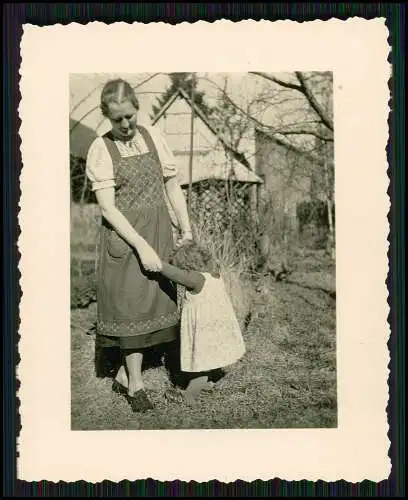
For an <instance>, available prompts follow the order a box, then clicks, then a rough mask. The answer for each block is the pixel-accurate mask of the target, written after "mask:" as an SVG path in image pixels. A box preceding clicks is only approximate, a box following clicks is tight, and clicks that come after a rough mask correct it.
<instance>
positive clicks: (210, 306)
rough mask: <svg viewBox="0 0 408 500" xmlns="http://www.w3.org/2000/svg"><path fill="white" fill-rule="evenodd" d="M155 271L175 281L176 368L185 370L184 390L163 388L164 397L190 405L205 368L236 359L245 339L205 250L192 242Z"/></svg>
mask: <svg viewBox="0 0 408 500" xmlns="http://www.w3.org/2000/svg"><path fill="white" fill-rule="evenodd" d="M161 273H162V274H163V275H164V276H166V277H167V278H169V279H170V280H172V281H173V282H175V283H177V284H178V285H181V287H180V286H179V291H180V290H181V294H180V293H179V307H180V309H181V322H180V367H181V370H182V371H183V372H188V373H189V374H190V375H191V380H190V383H189V384H188V386H187V389H186V390H185V392H184V394H182V393H181V392H180V391H174V390H172V391H168V392H167V394H166V397H167V398H168V399H173V400H177V401H180V400H184V401H185V402H186V403H187V404H194V402H195V397H196V396H197V394H198V392H200V391H201V390H203V389H204V388H207V387H208V375H205V374H204V375H203V372H209V371H211V370H216V369H218V368H222V367H226V366H228V365H231V364H233V363H235V362H236V361H238V360H239V359H240V358H241V357H242V356H243V355H244V353H245V344H244V340H243V337H242V334H241V330H240V327H239V323H238V321H237V318H236V316H235V313H234V309H233V306H232V303H231V301H230V298H229V296H228V293H227V290H226V288H225V284H224V281H223V280H222V278H221V276H220V273H219V271H218V270H217V266H216V265H215V263H214V261H213V259H212V257H211V255H210V254H209V253H208V252H207V251H206V250H205V249H204V248H202V247H201V246H200V245H199V244H197V243H196V242H191V243H188V244H187V245H184V246H182V247H180V248H179V249H178V250H176V251H175V253H174V254H173V257H172V259H171V264H170V263H167V262H162V270H161Z"/></svg>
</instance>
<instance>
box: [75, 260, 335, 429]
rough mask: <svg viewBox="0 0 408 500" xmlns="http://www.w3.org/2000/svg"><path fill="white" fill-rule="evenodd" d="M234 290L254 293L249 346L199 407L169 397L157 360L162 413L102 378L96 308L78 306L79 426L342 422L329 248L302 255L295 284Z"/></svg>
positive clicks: (151, 388)
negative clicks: (135, 404)
mask: <svg viewBox="0 0 408 500" xmlns="http://www.w3.org/2000/svg"><path fill="white" fill-rule="evenodd" d="M234 289H235V290H238V289H240V290H241V292H242V290H245V293H246V294H247V296H250V300H249V301H247V311H246V312H250V316H247V318H248V319H249V321H248V324H247V327H246V329H245V330H244V338H245V342H246V347H247V352H246V354H245V356H244V357H243V358H242V360H241V361H239V362H238V363H237V364H236V365H234V366H233V367H230V368H229V369H228V370H227V372H226V375H225V376H224V377H223V378H221V379H220V380H219V381H218V382H217V383H216V385H215V388H214V391H213V392H212V393H210V394H205V395H203V396H202V397H201V398H200V400H199V404H198V406H197V407H194V408H190V407H187V406H181V405H177V404H174V403H168V402H166V400H165V399H164V397H163V395H164V392H165V390H166V389H167V388H168V387H170V381H169V376H168V373H167V371H166V368H165V367H164V365H163V364H162V363H160V357H159V358H158V361H159V363H156V365H155V366H151V367H147V369H146V370H145V372H144V377H145V383H146V388H147V391H148V393H149V395H150V397H151V399H152V401H153V402H154V404H155V409H154V410H152V411H150V412H148V413H145V414H133V413H132V412H131V410H130V407H129V405H128V403H127V402H126V400H125V399H124V398H123V396H119V395H117V394H115V393H113V392H112V391H111V383H112V381H111V379H110V378H98V377H97V376H96V374H95V367H94V364H95V363H94V358H95V336H94V333H93V330H92V325H93V322H94V321H95V318H96V307H95V304H94V303H92V304H91V305H90V306H89V307H87V308H84V309H73V310H72V314H71V332H72V333H71V335H72V357H71V369H72V370H71V373H72V378H71V381H72V387H71V404H72V406H71V426H72V429H73V430H116V429H205V428H211V429H226V428H237V429H243V428H328V427H336V425H337V395H336V391H337V388H336V301H335V300H336V299H335V284H334V266H333V264H332V263H331V262H330V261H329V260H328V259H327V258H326V257H325V256H324V255H323V254H321V253H320V254H318V253H317V252H315V253H311V254H310V255H308V256H307V255H303V256H302V259H301V260H300V261H299V263H298V265H297V266H296V270H295V271H294V273H293V274H292V275H290V276H289V278H288V279H287V281H282V282H276V281H274V279H273V278H272V277H270V276H260V275H257V276H252V277H251V278H248V279H247V280H246V281H245V283H243V282H240V283H237V284H235V288H234ZM234 295H235V294H234ZM232 298H233V302H234V305H236V304H237V302H235V301H236V300H237V298H236V297H235V296H234V297H232ZM238 300H239V298H238ZM236 307H240V305H239V303H238V306H236ZM242 319H243V318H242V317H240V321H241V324H242V323H243V322H242Z"/></svg>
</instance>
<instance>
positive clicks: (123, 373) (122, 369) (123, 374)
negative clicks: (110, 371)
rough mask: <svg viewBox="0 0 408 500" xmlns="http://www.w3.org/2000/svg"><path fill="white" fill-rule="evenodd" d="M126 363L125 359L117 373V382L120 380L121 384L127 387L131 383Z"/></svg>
mask: <svg viewBox="0 0 408 500" xmlns="http://www.w3.org/2000/svg"><path fill="white" fill-rule="evenodd" d="M125 363H126V361H124V363H122V364H121V366H120V368H119V370H118V373H117V374H116V377H115V380H116V382H119V384H120V385H123V387H126V388H127V387H128V385H129V384H128V376H127V373H126V368H125Z"/></svg>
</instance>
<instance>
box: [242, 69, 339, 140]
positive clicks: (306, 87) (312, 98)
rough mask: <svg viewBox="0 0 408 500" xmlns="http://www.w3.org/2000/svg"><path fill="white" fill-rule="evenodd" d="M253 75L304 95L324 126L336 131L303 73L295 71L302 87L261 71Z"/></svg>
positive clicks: (254, 72)
mask: <svg viewBox="0 0 408 500" xmlns="http://www.w3.org/2000/svg"><path fill="white" fill-rule="evenodd" d="M249 73H250V74H252V75H257V76H261V77H262V78H265V79H266V80H269V81H271V82H274V83H276V84H277V85H280V86H281V87H284V88H287V89H292V90H296V91H298V92H300V93H301V94H303V95H304V96H305V97H306V99H307V100H308V102H309V104H310V106H311V108H312V109H313V110H314V111H315V112H316V114H317V115H318V116H319V118H320V119H321V121H322V122H323V123H324V125H325V126H326V127H327V128H328V129H329V130H332V131H333V130H334V127H333V121H332V120H331V119H330V118H329V116H328V115H327V113H326V111H325V110H324V109H323V107H322V106H320V104H319V103H318V102H317V100H316V98H315V96H314V95H313V92H312V91H311V90H310V88H309V85H308V84H307V82H306V78H305V76H304V75H303V73H302V72H301V71H295V75H296V77H297V79H298V80H299V82H300V85H297V84H295V83H290V82H285V81H283V80H280V79H279V78H276V77H275V76H273V75H269V74H268V73H263V72H259V71H250V72H249Z"/></svg>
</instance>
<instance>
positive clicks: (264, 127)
mask: <svg viewBox="0 0 408 500" xmlns="http://www.w3.org/2000/svg"><path fill="white" fill-rule="evenodd" d="M200 79H201V80H205V81H207V82H209V83H211V84H212V85H213V86H214V87H215V88H217V89H218V90H219V91H220V92H221V93H222V94H223V96H224V98H225V99H226V100H227V101H228V102H229V103H230V104H231V105H232V106H234V107H235V108H236V109H237V110H238V111H239V112H240V113H242V114H243V115H244V116H246V117H247V118H248V119H249V120H250V121H251V122H253V123H254V124H255V125H257V126H258V128H259V129H260V130H261V131H265V130H267V131H268V133H269V135H271V136H273V135H274V134H277V133H278V134H281V135H284V134H283V133H282V132H280V131H279V130H275V129H274V128H273V127H271V126H270V125H265V124H264V123H262V122H261V121H260V120H258V119H257V118H255V117H254V116H252V115H251V114H249V113H247V112H246V111H245V110H244V109H243V108H242V107H241V106H239V105H238V104H237V103H236V102H235V101H233V99H231V97H230V96H229V95H228V94H227V93H226V92H225V91H224V89H222V88H221V87H220V86H219V85H217V84H216V83H215V82H213V81H212V80H210V79H209V78H206V77H200ZM309 132H310V131H309ZM307 135H311V134H307ZM312 135H313V134H312ZM275 139H276V140H278V141H279V139H278V138H275ZM280 142H282V145H283V142H284V141H283V140H282V139H281V140H280ZM287 147H289V148H291V149H292V150H293V151H297V152H298V153H300V154H305V155H307V156H309V157H310V159H312V160H314V161H316V162H317V163H320V161H321V158H319V156H317V155H314V154H313V153H311V152H309V151H308V150H306V149H302V148H300V147H298V146H296V145H294V144H291V143H289V144H287Z"/></svg>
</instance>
